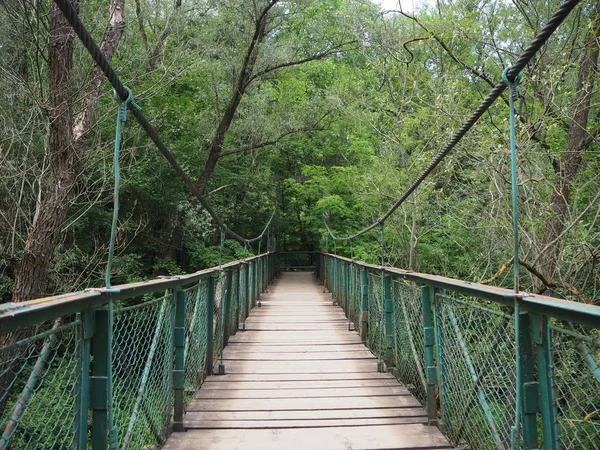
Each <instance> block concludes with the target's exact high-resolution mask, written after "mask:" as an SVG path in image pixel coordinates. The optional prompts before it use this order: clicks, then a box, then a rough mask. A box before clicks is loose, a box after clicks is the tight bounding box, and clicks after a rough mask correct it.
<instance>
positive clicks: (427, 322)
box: [421, 286, 437, 425]
mask: <svg viewBox="0 0 600 450" xmlns="http://www.w3.org/2000/svg"><path fill="white" fill-rule="evenodd" d="M434 296H435V293H434V292H433V288H431V287H429V286H422V287H421V302H422V308H423V342H424V344H425V349H424V355H425V371H426V378H427V422H428V423H429V425H436V424H437V398H436V390H437V367H436V365H435V361H434V346H435V333H434V326H433V308H432V303H433V301H432V299H433V297H434Z"/></svg>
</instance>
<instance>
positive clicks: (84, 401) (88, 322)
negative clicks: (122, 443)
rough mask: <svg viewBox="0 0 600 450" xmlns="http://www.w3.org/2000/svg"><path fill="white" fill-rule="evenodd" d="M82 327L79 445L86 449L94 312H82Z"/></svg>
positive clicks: (79, 331)
mask: <svg viewBox="0 0 600 450" xmlns="http://www.w3.org/2000/svg"><path fill="white" fill-rule="evenodd" d="M80 317H81V328H80V330H78V339H80V340H81V343H82V346H81V356H80V358H81V361H80V364H79V367H78V372H79V373H80V376H79V380H78V383H79V393H78V395H79V401H78V404H79V412H78V414H77V420H76V423H77V447H78V448H80V449H84V448H86V446H87V439H88V408H89V403H90V355H91V347H92V345H91V344H92V337H93V336H94V331H95V330H94V328H95V322H94V312H93V311H90V310H87V311H84V312H83V313H82V314H81V316H80Z"/></svg>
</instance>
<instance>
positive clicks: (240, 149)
mask: <svg viewBox="0 0 600 450" xmlns="http://www.w3.org/2000/svg"><path fill="white" fill-rule="evenodd" d="M324 129H325V128H323V127H317V126H310V127H304V128H296V129H294V130H289V131H286V132H285V133H283V134H281V135H280V136H279V137H277V138H275V139H273V140H270V141H265V142H261V143H258V144H250V145H245V146H243V147H238V148H235V149H232V150H225V151H222V152H221V154H220V155H219V158H222V157H224V156H229V155H235V154H237V153H246V152H249V151H250V150H256V149H258V148H264V147H268V146H270V145H275V144H277V143H278V142H279V141H280V140H281V139H283V138H284V137H286V136H290V135H293V134H298V133H307V132H309V131H323V130H324Z"/></svg>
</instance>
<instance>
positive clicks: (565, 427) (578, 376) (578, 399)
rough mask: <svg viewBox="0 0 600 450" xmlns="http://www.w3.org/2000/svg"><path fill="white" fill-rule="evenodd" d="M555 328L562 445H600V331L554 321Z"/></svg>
mask: <svg viewBox="0 0 600 450" xmlns="http://www.w3.org/2000/svg"><path fill="white" fill-rule="evenodd" d="M551 330H552V353H553V354H552V361H553V366H552V374H553V377H552V378H553V380H554V393H555V399H554V401H555V405H556V415H557V428H558V430H557V431H558V441H559V442H560V446H561V448H565V449H567V448H576V449H582V450H592V449H598V448H600V366H599V363H600V334H599V331H598V330H590V329H585V328H583V327H575V326H573V325H572V324H570V323H568V322H562V321H555V323H554V324H553V325H552V326H551Z"/></svg>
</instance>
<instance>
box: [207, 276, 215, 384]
mask: <svg viewBox="0 0 600 450" xmlns="http://www.w3.org/2000/svg"><path fill="white" fill-rule="evenodd" d="M206 289H207V290H208V295H207V297H206V366H205V367H206V376H209V375H212V374H213V365H214V341H215V335H214V314H215V279H214V278H213V277H209V278H208V280H207V287H206Z"/></svg>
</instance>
